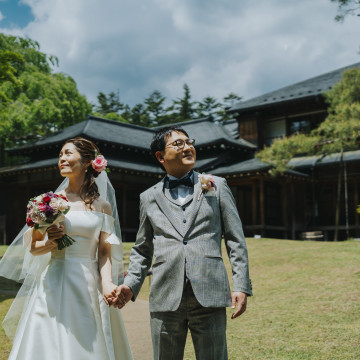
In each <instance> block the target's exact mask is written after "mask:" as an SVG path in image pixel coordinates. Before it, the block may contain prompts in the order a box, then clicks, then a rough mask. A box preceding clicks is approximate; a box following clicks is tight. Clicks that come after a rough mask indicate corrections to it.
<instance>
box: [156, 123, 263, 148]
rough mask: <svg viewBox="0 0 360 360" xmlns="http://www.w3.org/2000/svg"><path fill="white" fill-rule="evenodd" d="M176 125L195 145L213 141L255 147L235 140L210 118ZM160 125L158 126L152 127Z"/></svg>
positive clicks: (198, 145)
mask: <svg viewBox="0 0 360 360" xmlns="http://www.w3.org/2000/svg"><path fill="white" fill-rule="evenodd" d="M174 125H175V124H174ZM176 125H179V126H181V127H182V128H183V129H184V130H185V131H186V132H187V133H188V134H189V137H190V138H195V139H196V146H197V147H201V146H208V145H210V144H214V143H224V144H227V145H230V146H235V147H242V148H247V149H249V150H251V151H252V150H255V149H256V146H255V145H253V144H251V143H250V142H248V141H246V140H244V139H239V140H235V139H234V137H233V136H232V134H231V133H230V132H229V131H228V130H227V129H226V128H225V127H224V126H222V125H221V124H217V123H215V122H214V121H213V120H212V119H211V118H204V119H198V120H190V121H184V122H180V123H176ZM165 126H167V125H165ZM161 127H162V126H161ZM161 127H160V126H159V127H157V128H154V129H159V128H161Z"/></svg>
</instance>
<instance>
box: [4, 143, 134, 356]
mask: <svg viewBox="0 0 360 360" xmlns="http://www.w3.org/2000/svg"><path fill="white" fill-rule="evenodd" d="M98 153H99V149H98V148H97V146H96V145H95V144H94V143H92V142H91V141H89V140H87V139H84V138H74V139H70V140H67V141H66V143H65V144H64V145H63V147H62V149H61V151H60V154H59V163H58V166H59V169H60V173H61V175H62V176H63V177H66V178H67V180H65V181H64V182H63V184H62V185H61V186H60V187H59V188H58V190H57V193H58V194H63V195H65V196H66V197H67V199H68V200H69V204H70V207H71V208H70V211H69V212H68V213H67V214H66V216H65V222H64V224H63V225H61V226H60V227H57V226H55V225H52V226H50V227H49V228H48V230H47V234H46V233H45V234H44V235H42V234H41V233H40V232H39V231H38V230H33V229H29V228H26V229H24V231H23V232H22V233H21V234H20V235H21V238H22V239H21V240H22V241H23V243H24V245H25V246H19V245H18V243H19V241H18V240H19V239H16V243H17V244H15V245H14V246H10V247H9V249H8V251H7V253H8V254H5V256H4V258H3V259H2V261H1V262H0V275H2V276H7V277H9V278H12V279H16V278H18V279H16V280H19V279H21V278H23V279H24V283H23V285H22V287H21V289H20V291H19V293H18V295H17V297H16V299H15V300H14V302H13V304H12V306H11V308H10V310H9V312H8V314H7V315H6V317H5V319H4V322H3V326H4V328H5V331H6V333H7V335H8V336H9V337H11V338H13V347H12V350H11V353H10V356H9V359H26V360H31V359H55V360H62V359H76V360H78V359H86V360H90V359H94V360H95V359H96V360H100V359H101V360H103V359H109V360H110V359H111V360H113V359H114V360H115V359H119V360H128V359H132V354H131V350H130V347H129V343H128V339H127V336H126V332H125V328H124V324H123V321H122V318H121V314H120V311H119V310H117V309H116V308H114V307H111V306H110V305H111V304H112V292H113V290H114V289H115V288H116V284H117V283H118V279H120V281H121V277H122V274H123V269H122V258H121V257H122V250H121V249H122V247H121V240H120V239H119V237H120V236H121V235H120V228H119V223H118V217H117V210H116V202H115V196H114V194H112V191H113V188H112V186H111V184H110V182H109V181H108V178H107V175H106V173H105V172H102V173H101V174H100V172H101V171H102V170H104V169H105V167H106V160H105V159H104V158H103V157H102V156H98V155H97V154H98ZM111 190H112V191H111ZM109 191H110V194H109ZM99 192H100V194H101V193H103V194H104V198H103V194H101V197H100V194H99ZM36 195H37V194H36ZM106 199H107V200H108V201H110V202H111V203H112V204H110V203H109V202H108V201H106ZM64 233H66V234H67V235H69V236H70V237H72V238H73V239H74V240H75V242H74V243H73V244H72V245H71V246H69V247H66V248H65V249H63V250H58V249H57V242H56V239H59V238H60V237H62V236H63V234H64ZM46 235H47V236H46ZM20 248H22V249H25V250H19V249H20ZM21 251H23V256H22V257H23V258H24V262H23V265H22V268H21V269H20V270H18V269H17V270H14V266H13V265H11V263H12V260H14V259H15V258H17V259H18V257H19V256H18V254H19V252H21ZM16 271H17V272H16ZM14 272H16V273H14ZM19 272H21V274H19ZM114 282H115V283H114Z"/></svg>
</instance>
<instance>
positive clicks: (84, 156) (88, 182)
mask: <svg viewBox="0 0 360 360" xmlns="http://www.w3.org/2000/svg"><path fill="white" fill-rule="evenodd" d="M68 143H71V144H74V145H75V147H76V150H77V151H78V152H79V154H80V156H81V162H82V163H90V162H91V160H94V159H95V157H96V154H98V153H100V151H99V148H98V147H97V146H96V145H95V144H94V143H93V142H92V141H90V140H87V139H84V138H82V137H76V138H73V139H69V140H66V141H65V143H64V145H65V144H68ZM64 145H63V146H64ZM97 175H98V174H97V173H96V171H95V170H94V169H93V167H92V165H91V163H90V164H89V166H88V167H87V169H86V172H85V180H84V183H83V184H82V186H81V189H80V197H81V199H82V200H83V201H84V202H85V204H86V205H90V206H91V205H92V203H93V202H94V201H95V200H96V199H97V198H98V197H99V196H100V194H99V189H98V187H97V185H96V183H95V177H96V176H97Z"/></svg>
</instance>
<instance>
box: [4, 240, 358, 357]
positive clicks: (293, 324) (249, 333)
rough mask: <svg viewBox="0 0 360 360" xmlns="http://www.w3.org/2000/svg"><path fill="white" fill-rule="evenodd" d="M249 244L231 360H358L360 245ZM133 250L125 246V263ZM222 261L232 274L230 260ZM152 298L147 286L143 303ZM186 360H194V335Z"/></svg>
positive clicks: (231, 333) (231, 328)
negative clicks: (246, 283)
mask: <svg viewBox="0 0 360 360" xmlns="http://www.w3.org/2000/svg"><path fill="white" fill-rule="evenodd" d="M247 244H248V250H249V258H250V274H251V278H252V283H253V290H254V296H253V297H251V298H249V300H248V308H247V311H246V312H245V313H244V314H243V315H242V316H241V317H240V318H238V319H235V320H230V315H231V313H232V311H231V309H228V328H227V338H228V348H229V359H230V360H239V359H242V360H265V359H266V360H267V359H269V360H293V359H294V360H295V359H296V360H335V359H336V360H338V359H341V360H358V359H360V300H359V299H360V266H359V264H360V261H359V259H360V243H359V242H356V241H346V242H337V243H333V242H312V241H306V242H300V241H287V240H275V239H248V240H247ZM131 246H132V244H129V243H125V244H124V255H125V261H127V259H126V258H128V254H129V252H130V249H131ZM0 251H2V250H1V247H0ZM223 253H224V254H225V251H224V252H223ZM0 254H1V252H0ZM225 263H226V267H227V269H228V273H229V274H231V268H230V264H229V262H228V260H227V257H226V256H225ZM148 295H149V281H147V280H146V281H145V283H144V285H143V288H142V290H141V292H140V295H139V297H140V298H141V299H146V300H147V299H148ZM10 303H11V299H10V298H9V297H8V296H2V297H0V317H1V319H2V318H3V316H4V315H5V313H6V311H7V309H8V307H9V306H10ZM0 344H1V345H0V351H1V354H0V359H1V360H2V359H6V358H7V355H8V352H9V349H10V346H11V345H10V343H9V342H8V341H7V339H6V337H5V335H4V332H3V330H1V332H0ZM185 359H187V360H190V359H195V356H194V351H193V347H192V343H191V337H190V335H189V337H188V341H187V344H186V349H185Z"/></svg>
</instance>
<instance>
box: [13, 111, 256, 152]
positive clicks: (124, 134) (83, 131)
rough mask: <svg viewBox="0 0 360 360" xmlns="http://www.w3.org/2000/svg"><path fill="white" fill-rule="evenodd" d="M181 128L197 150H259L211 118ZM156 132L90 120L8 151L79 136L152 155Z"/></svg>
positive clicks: (183, 125)
mask: <svg viewBox="0 0 360 360" xmlns="http://www.w3.org/2000/svg"><path fill="white" fill-rule="evenodd" d="M177 125H181V126H182V127H183V128H184V130H185V131H186V132H188V133H189V136H190V137H193V138H195V139H196V146H197V147H202V146H203V147H206V146H209V145H213V144H221V143H224V144H226V145H229V146H234V147H237V148H240V147H241V148H242V149H244V150H249V151H250V152H252V151H253V150H255V148H256V147H255V146H254V145H253V144H251V143H249V142H247V141H246V140H243V139H240V140H235V139H234V138H233V137H232V136H231V134H230V133H229V132H228V131H227V130H226V129H225V128H224V127H223V126H222V125H219V124H216V123H214V122H213V121H212V120H211V119H210V118H205V119H199V120H193V121H186V122H182V123H177ZM156 129H158V128H152V129H150V128H146V127H143V126H136V125H132V124H125V123H121V122H119V121H115V120H108V119H102V118H99V117H95V116H88V117H87V118H86V119H85V120H84V121H82V122H80V123H78V124H75V125H72V126H69V127H67V128H65V129H63V130H60V131H58V132H56V133H55V134H53V135H50V136H48V137H45V138H43V139H40V140H38V141H36V142H35V143H32V144H28V145H25V146H22V147H17V148H14V149H10V150H8V151H10V152H13V151H16V152H22V151H26V150H28V149H32V150H33V149H36V148H44V147H47V146H54V145H55V146H56V145H60V144H62V143H64V141H65V140H67V139H70V138H73V137H76V136H83V137H85V138H88V139H90V140H97V141H103V142H106V143H108V144H109V143H110V144H116V145H121V146H124V147H131V148H138V149H140V150H145V151H149V147H150V143H151V140H152V138H153V135H154V133H155V130H156Z"/></svg>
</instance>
